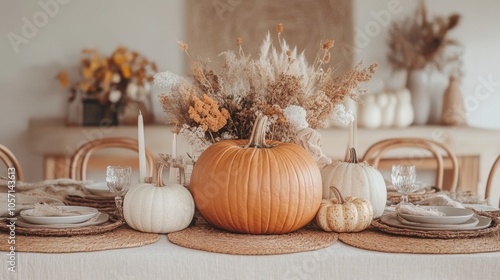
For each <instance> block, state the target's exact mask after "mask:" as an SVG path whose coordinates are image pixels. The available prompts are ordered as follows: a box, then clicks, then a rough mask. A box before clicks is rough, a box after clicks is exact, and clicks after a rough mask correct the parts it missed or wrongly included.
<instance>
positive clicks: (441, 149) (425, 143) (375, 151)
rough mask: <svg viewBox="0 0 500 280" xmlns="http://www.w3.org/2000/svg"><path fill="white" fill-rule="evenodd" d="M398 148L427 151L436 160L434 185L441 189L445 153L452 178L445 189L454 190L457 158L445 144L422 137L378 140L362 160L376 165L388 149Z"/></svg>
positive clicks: (413, 157)
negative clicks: (449, 164)
mask: <svg viewBox="0 0 500 280" xmlns="http://www.w3.org/2000/svg"><path fill="white" fill-rule="evenodd" d="M398 148H417V149H424V150H427V151H429V152H430V153H431V154H432V156H433V157H434V159H435V160H436V162H437V170H436V183H435V184H436V187H438V188H439V189H441V190H443V180H444V160H443V155H442V154H443V153H444V154H446V156H447V158H449V159H450V161H451V168H452V180H451V184H450V185H449V186H447V188H446V189H445V190H448V191H452V192H453V191H456V189H457V184H458V169H459V166H458V160H457V157H456V156H455V155H454V154H453V153H452V152H451V150H450V149H449V148H448V147H446V146H445V145H443V144H441V143H439V142H436V141H433V140H430V139H424V138H391V139H386V140H382V141H379V142H377V143H375V144H373V145H372V146H370V147H369V148H368V150H367V151H366V152H365V154H364V156H363V159H362V160H363V161H368V162H369V163H371V164H372V165H373V166H374V167H378V164H379V162H380V159H381V158H382V156H383V155H384V154H385V153H386V152H387V151H389V150H393V149H398ZM415 158H417V157H415V155H414V154H412V159H415Z"/></svg>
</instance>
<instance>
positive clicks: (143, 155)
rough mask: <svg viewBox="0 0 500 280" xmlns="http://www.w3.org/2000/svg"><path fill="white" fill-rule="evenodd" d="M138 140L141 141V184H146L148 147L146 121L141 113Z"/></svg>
mask: <svg viewBox="0 0 500 280" xmlns="http://www.w3.org/2000/svg"><path fill="white" fill-rule="evenodd" d="M137 127H138V129H137V130H138V139H139V183H144V182H145V179H146V177H147V176H148V175H147V171H146V147H145V144H144V121H143V119H142V113H141V111H139V116H138V117H137Z"/></svg>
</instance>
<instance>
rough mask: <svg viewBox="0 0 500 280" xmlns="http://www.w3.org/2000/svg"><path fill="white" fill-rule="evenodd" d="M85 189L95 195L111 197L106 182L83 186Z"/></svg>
mask: <svg viewBox="0 0 500 280" xmlns="http://www.w3.org/2000/svg"><path fill="white" fill-rule="evenodd" d="M85 188H86V189H87V190H88V191H89V192H91V193H93V194H95V195H100V196H113V193H112V192H111V191H110V190H109V188H108V185H107V184H106V182H97V183H92V184H88V185H85Z"/></svg>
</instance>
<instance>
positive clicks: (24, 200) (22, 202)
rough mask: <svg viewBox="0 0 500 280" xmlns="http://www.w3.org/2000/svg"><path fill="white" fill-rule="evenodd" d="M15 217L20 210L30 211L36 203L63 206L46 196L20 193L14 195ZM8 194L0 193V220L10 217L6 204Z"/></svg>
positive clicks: (56, 200)
mask: <svg viewBox="0 0 500 280" xmlns="http://www.w3.org/2000/svg"><path fill="white" fill-rule="evenodd" d="M15 196H16V205H15V206H16V208H15V213H16V215H17V214H19V212H21V211H22V210H25V209H31V208H33V207H34V205H35V204H37V203H47V204H51V205H60V206H62V205H64V202H63V201H62V200H60V199H57V198H54V197H51V196H47V195H26V194H22V193H16V194H15ZM7 198H8V194H6V193H0V218H7V217H11V216H10V213H9V208H8V207H9V206H8V203H7Z"/></svg>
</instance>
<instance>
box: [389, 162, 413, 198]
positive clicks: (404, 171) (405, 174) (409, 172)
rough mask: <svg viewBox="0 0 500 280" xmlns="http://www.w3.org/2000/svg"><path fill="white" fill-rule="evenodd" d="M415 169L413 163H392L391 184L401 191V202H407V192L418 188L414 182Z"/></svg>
mask: <svg viewBox="0 0 500 280" xmlns="http://www.w3.org/2000/svg"><path fill="white" fill-rule="evenodd" d="M416 178H417V171H416V168H415V165H400V164H398V165H393V166H392V173H391V179H392V185H393V186H394V188H396V190H397V191H398V192H399V193H401V202H400V203H401V204H408V194H409V193H411V192H413V191H414V190H416V189H417V188H418V186H417V185H416V184H415V180H416Z"/></svg>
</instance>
